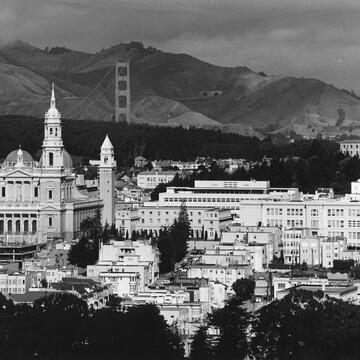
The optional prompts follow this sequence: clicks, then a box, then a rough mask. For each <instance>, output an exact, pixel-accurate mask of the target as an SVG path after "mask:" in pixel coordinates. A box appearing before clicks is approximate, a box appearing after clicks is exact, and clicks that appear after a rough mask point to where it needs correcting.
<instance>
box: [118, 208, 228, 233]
mask: <svg viewBox="0 0 360 360" xmlns="http://www.w3.org/2000/svg"><path fill="white" fill-rule="evenodd" d="M179 212H180V205H179V206H171V207H170V206H159V204H158V203H157V202H147V203H145V204H144V205H143V206H141V207H139V208H135V209H131V208H128V209H122V210H117V211H116V219H115V222H116V224H117V227H118V228H119V229H121V231H122V233H123V234H125V233H128V234H129V236H131V234H132V232H133V231H135V230H136V231H138V232H140V233H141V232H146V233H147V234H150V233H151V234H153V235H154V236H157V235H158V234H159V231H160V230H161V228H162V227H164V226H165V227H166V226H171V225H172V224H173V223H174V221H175V220H176V219H177V218H178V216H179ZM188 216H189V221H190V226H191V229H192V236H193V237H194V238H206V239H208V240H212V239H216V238H219V237H220V234H221V232H222V231H223V230H225V229H226V228H227V227H228V226H229V225H230V224H231V223H232V216H231V212H230V210H229V209H219V208H207V207H203V208H202V207H196V208H194V207H192V208H189V209H188Z"/></svg>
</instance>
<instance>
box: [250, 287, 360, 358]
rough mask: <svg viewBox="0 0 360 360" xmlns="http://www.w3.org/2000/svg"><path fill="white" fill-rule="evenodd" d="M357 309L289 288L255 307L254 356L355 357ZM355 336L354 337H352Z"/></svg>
mask: <svg viewBox="0 0 360 360" xmlns="http://www.w3.org/2000/svg"><path fill="white" fill-rule="evenodd" d="M356 324H360V309H359V308H358V306H356V305H351V304H348V303H345V302H343V301H341V300H337V299H334V298H324V294H323V293H322V292H321V291H319V292H317V293H312V292H309V291H303V290H300V291H299V290H296V289H295V290H292V291H290V293H289V294H288V295H286V296H285V297H284V298H283V299H281V300H276V301H273V302H272V303H270V304H269V305H267V306H264V307H262V308H261V309H260V310H258V311H257V312H256V314H255V316H254V319H253V321H252V334H253V336H252V341H251V356H252V358H255V359H266V360H267V359H269V360H270V359H299V360H305V359H316V360H318V359H319V360H320V359H321V360H323V359H324V360H325V359H329V360H335V359H351V360H355V359H357V358H358V354H359V351H360V344H359V341H358V339H359V336H360V328H359V327H358V326H357V325H356ZM356 339H357V340H356Z"/></svg>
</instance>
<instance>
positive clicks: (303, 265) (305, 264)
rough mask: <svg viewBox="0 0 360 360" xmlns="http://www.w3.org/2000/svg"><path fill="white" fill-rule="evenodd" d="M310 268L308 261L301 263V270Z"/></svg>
mask: <svg viewBox="0 0 360 360" xmlns="http://www.w3.org/2000/svg"><path fill="white" fill-rule="evenodd" d="M307 270H308V264H307V263H306V261H303V262H302V264H301V271H307Z"/></svg>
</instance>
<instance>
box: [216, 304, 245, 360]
mask: <svg viewBox="0 0 360 360" xmlns="http://www.w3.org/2000/svg"><path fill="white" fill-rule="evenodd" d="M240 305H241V303H239V301H238V300H237V299H235V298H233V299H230V301H228V303H227V304H226V305H225V307H224V308H222V309H218V310H215V311H214V312H213V314H211V315H210V317H209V320H210V325H211V326H215V327H216V328H218V329H219V331H220V335H219V337H218V339H217V341H216V344H215V346H214V359H219V360H220V359H221V360H235V359H245V357H246V355H247V354H248V347H249V344H248V340H247V338H248V336H247V328H248V325H249V320H250V317H249V314H248V313H247V311H246V310H245V309H243V308H242V307H241V306H240Z"/></svg>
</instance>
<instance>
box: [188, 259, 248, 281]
mask: <svg viewBox="0 0 360 360" xmlns="http://www.w3.org/2000/svg"><path fill="white" fill-rule="evenodd" d="M251 274H252V270H251V266H250V264H234V265H215V264H191V265H188V266H187V276H188V277H189V278H199V279H201V278H204V279H209V280H210V281H219V282H221V283H223V284H225V285H226V286H231V285H232V284H233V283H234V282H235V281H236V280H237V279H242V278H248V277H249V276H250V275H251Z"/></svg>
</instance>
